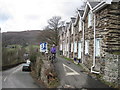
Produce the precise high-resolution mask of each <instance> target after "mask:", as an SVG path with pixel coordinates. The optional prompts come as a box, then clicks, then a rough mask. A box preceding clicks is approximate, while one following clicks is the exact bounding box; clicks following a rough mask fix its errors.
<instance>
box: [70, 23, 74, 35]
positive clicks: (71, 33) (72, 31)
mask: <svg viewBox="0 0 120 90" xmlns="http://www.w3.org/2000/svg"><path fill="white" fill-rule="evenodd" d="M73 30H74V26H73V24H72V31H71V34H73Z"/></svg>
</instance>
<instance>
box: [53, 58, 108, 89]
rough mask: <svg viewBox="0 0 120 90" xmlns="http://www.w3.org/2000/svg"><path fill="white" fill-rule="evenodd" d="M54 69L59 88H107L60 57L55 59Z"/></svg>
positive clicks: (78, 67)
mask: <svg viewBox="0 0 120 90" xmlns="http://www.w3.org/2000/svg"><path fill="white" fill-rule="evenodd" d="M55 68H56V71H57V73H58V77H59V79H60V83H61V85H60V86H59V88H61V87H64V86H65V85H69V86H71V87H74V88H109V87H108V86H107V85H105V84H103V83H102V82H100V81H98V80H96V79H94V78H92V77H91V76H89V75H88V74H86V73H84V72H83V70H82V68H81V67H80V66H77V65H76V64H74V63H72V62H70V61H68V60H65V59H63V58H61V57H57V62H56V63H55Z"/></svg>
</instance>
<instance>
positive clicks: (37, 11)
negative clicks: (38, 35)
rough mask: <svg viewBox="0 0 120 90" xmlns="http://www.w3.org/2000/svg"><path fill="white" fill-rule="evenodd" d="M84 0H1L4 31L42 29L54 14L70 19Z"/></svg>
mask: <svg viewBox="0 0 120 90" xmlns="http://www.w3.org/2000/svg"><path fill="white" fill-rule="evenodd" d="M82 3H83V2H82V0H0V27H1V30H2V32H6V31H24V30H42V29H43V28H44V27H45V26H46V25H47V20H48V19H50V18H51V17H52V16H61V17H62V19H63V20H65V21H69V20H70V17H71V16H74V15H75V10H76V9H77V8H79V7H80V6H81V5H82Z"/></svg>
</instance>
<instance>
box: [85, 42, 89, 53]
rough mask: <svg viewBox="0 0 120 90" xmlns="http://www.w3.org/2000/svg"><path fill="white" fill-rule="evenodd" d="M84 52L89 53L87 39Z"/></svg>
mask: <svg viewBox="0 0 120 90" xmlns="http://www.w3.org/2000/svg"><path fill="white" fill-rule="evenodd" d="M85 54H86V55H88V54H89V40H85Z"/></svg>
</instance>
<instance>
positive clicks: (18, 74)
mask: <svg viewBox="0 0 120 90" xmlns="http://www.w3.org/2000/svg"><path fill="white" fill-rule="evenodd" d="M2 88H40V87H39V86H37V85H36V83H35V81H34V80H33V79H32V77H31V76H30V73H29V72H23V71H22V64H21V65H19V66H17V67H14V68H12V69H9V70H6V71H3V72H2Z"/></svg>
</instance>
